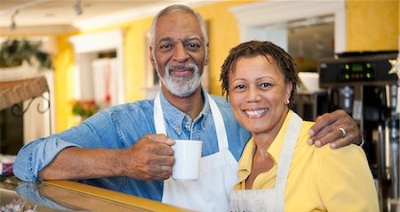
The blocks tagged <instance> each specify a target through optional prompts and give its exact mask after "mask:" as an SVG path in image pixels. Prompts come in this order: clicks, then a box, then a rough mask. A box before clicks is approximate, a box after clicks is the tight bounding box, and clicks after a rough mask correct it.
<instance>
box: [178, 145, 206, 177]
mask: <svg viewBox="0 0 400 212" xmlns="http://www.w3.org/2000/svg"><path fill="white" fill-rule="evenodd" d="M175 142H176V143H175V144H174V145H173V146H172V148H173V149H174V156H175V164H174V166H173V170H172V178H174V179H175V180H196V179H197V178H198V177H199V167H200V158H201V148H202V141H198V140H175Z"/></svg>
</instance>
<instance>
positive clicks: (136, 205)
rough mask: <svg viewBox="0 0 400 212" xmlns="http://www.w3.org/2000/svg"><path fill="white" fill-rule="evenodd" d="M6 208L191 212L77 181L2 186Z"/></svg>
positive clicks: (2, 202) (0, 195) (40, 211)
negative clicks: (8, 206) (9, 206)
mask: <svg viewBox="0 0 400 212" xmlns="http://www.w3.org/2000/svg"><path fill="white" fill-rule="evenodd" d="M7 204H8V205H13V206H14V207H15V206H16V207H23V208H24V210H14V211H15V212H22V211H37V212H47V211H118V212H124V211H130V212H132V211H143V212H146V211H174V212H175V211H176V212H189V211H190V210H186V209H183V208H178V207H175V206H172V205H168V204H164V203H160V202H157V201H153V200H149V199H144V198H140V197H136V196H132V195H128V194H124V193H120V192H116V191H111V190H107V189H102V188H98V187H94V186H90V185H86V184H82V183H78V182H74V181H44V182H39V183H32V182H20V181H17V183H6V182H0V211H4V208H3V210H2V208H1V207H5V206H6V205H7Z"/></svg>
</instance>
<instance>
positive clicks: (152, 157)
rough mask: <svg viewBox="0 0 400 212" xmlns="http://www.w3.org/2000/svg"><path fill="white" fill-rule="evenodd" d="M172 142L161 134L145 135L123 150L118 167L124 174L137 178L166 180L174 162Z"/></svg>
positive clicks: (173, 142)
mask: <svg viewBox="0 0 400 212" xmlns="http://www.w3.org/2000/svg"><path fill="white" fill-rule="evenodd" d="M174 144H175V141H174V140H172V139H170V138H168V137H167V136H165V135H162V134H158V135H154V134H148V135H145V136H144V137H142V138H141V139H140V140H139V141H137V142H136V143H135V144H134V145H132V146H131V147H130V148H129V149H127V150H126V151H124V153H123V156H122V157H121V160H123V161H121V166H120V168H121V169H124V170H123V172H124V173H125V175H126V176H129V177H132V178H135V179H137V180H166V179H168V178H169V177H170V176H171V173H172V166H173V165H174V163H175V158H174V151H173V149H172V147H171V146H172V145H174Z"/></svg>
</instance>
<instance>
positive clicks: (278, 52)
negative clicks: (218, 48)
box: [220, 40, 298, 109]
mask: <svg viewBox="0 0 400 212" xmlns="http://www.w3.org/2000/svg"><path fill="white" fill-rule="evenodd" d="M259 55H262V56H264V57H265V58H267V60H269V59H270V58H272V60H274V61H276V64H277V65H278V67H279V70H281V72H282V74H283V75H284V77H285V83H289V82H291V83H292V91H291V93H290V98H289V101H290V102H289V105H288V106H289V108H291V109H292V108H293V106H294V100H295V95H296V92H297V81H298V78H297V71H296V63H295V61H294V60H293V58H292V57H291V56H290V55H289V54H288V53H287V52H286V51H285V50H283V49H282V48H281V47H279V46H277V45H275V44H273V43H272V42H269V41H256V40H253V41H248V42H244V43H241V44H239V45H238V46H236V47H234V48H232V49H231V50H230V51H229V55H228V57H227V58H226V59H225V61H224V64H223V65H222V66H221V75H220V81H221V88H222V95H225V94H226V98H227V99H228V96H229V74H230V73H232V72H235V66H236V63H237V61H238V60H239V59H240V58H252V57H256V56H259ZM268 56H269V57H268ZM271 62H272V61H271Z"/></svg>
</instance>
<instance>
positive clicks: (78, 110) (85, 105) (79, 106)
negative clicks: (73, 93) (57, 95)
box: [72, 100, 100, 121]
mask: <svg viewBox="0 0 400 212" xmlns="http://www.w3.org/2000/svg"><path fill="white" fill-rule="evenodd" d="M99 109H100V108H99V106H98V105H97V104H96V102H95V101H94V100H73V101H72V114H73V115H75V116H77V117H79V118H80V119H81V120H82V121H83V120H85V119H87V118H89V117H90V116H92V115H94V114H95V113H97V111H99Z"/></svg>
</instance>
